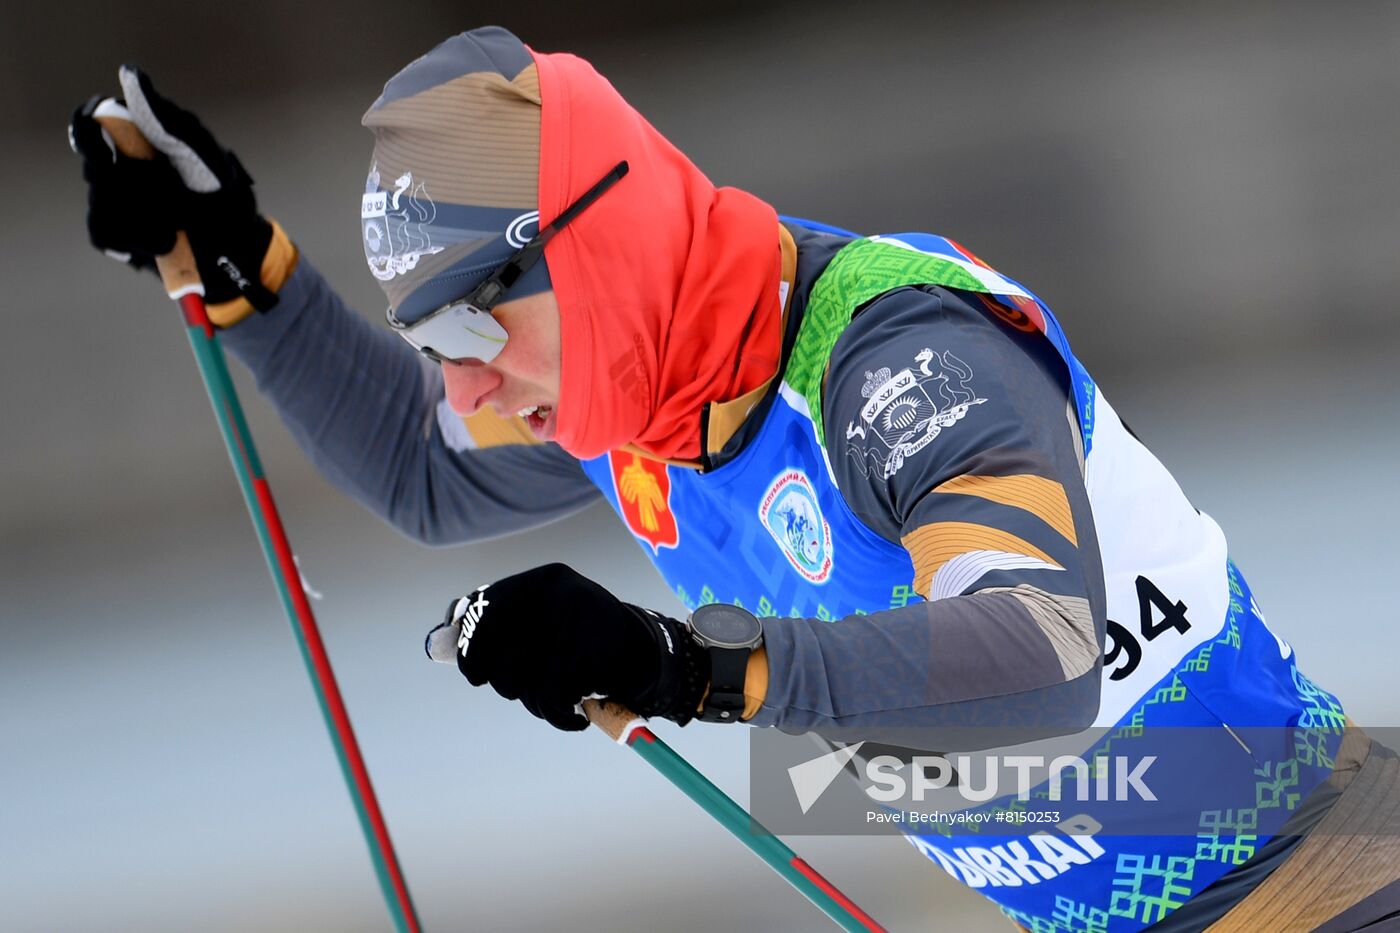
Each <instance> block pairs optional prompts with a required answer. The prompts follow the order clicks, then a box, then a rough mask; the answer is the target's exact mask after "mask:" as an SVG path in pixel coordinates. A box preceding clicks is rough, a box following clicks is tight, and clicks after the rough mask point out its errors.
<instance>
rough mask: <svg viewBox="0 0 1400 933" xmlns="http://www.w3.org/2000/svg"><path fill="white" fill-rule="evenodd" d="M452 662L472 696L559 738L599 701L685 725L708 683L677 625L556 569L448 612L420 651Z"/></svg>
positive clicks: (474, 596)
mask: <svg viewBox="0 0 1400 933" xmlns="http://www.w3.org/2000/svg"><path fill="white" fill-rule="evenodd" d="M424 648H425V650H426V651H427V652H428V657H430V658H432V659H433V660H435V661H444V662H450V661H452V660H454V659H455V660H456V662H457V668H458V670H460V671H461V672H462V673H463V674H464V675H466V678H467V680H469V681H471V683H472V684H473V685H474V686H477V687H480V686H482V685H483V684H488V683H489V684H490V685H491V686H492V687H493V688H495V690H496V692H497V693H499V694H500V695H501V696H503V697H505V698H506V699H507V700H519V701H520V702H521V703H522V704H523V705H524V706H525V708H526V709H527V710H529V711H530V712H531V713H533V714H534V715H536V716H538V717H540V718H541V719H544V720H546V721H548V722H549V723H550V724H551V725H553V726H555V727H556V728H559V729H564V730H567V731H570V732H574V731H578V730H581V729H586V728H588V720H587V719H586V718H585V717H584V715H583V712H582V710H581V709H580V705H579V704H580V703H581V702H582V701H583V700H584V699H585V698H588V697H606V698H608V699H610V700H614V701H616V702H618V703H621V704H623V705H624V706H626V707H627V708H629V709H630V710H632V712H634V713H636V714H638V715H639V716H647V717H651V716H661V717H663V718H665V719H670V720H673V721H675V722H677V723H680V724H681V725H685V724H686V723H687V722H689V721H690V720H691V719H692V718H693V717H694V715H695V711H696V709H697V708H698V707H699V705H700V699H701V697H702V696H703V695H704V692H705V688H706V686H707V685H708V684H709V681H710V659H709V655H708V654H707V653H706V652H705V650H704V649H703V648H701V647H700V646H699V645H697V644H695V642H694V641H692V640H691V638H690V635H689V633H688V632H687V631H686V629H685V627H684V626H683V625H681V623H679V622H677V621H676V620H675V619H668V618H666V617H665V616H661V615H657V614H656V613H654V612H652V611H651V610H649V609H639V608H638V607H636V606H632V605H628V604H627V603H624V602H622V601H620V600H619V599H618V598H617V597H616V596H614V595H612V594H611V593H609V592H608V591H607V590H605V589H603V587H601V586H599V585H598V584H596V583H594V582H593V581H592V580H589V579H588V578H587V577H584V576H581V575H579V574H578V573H576V572H575V571H574V570H573V569H572V568H570V567H566V566H565V565H564V564H549V565H547V566H544V567H536V568H535V569H534V570H527V571H525V572H524V573H518V574H516V575H515V576H513V577H506V578H505V579H504V580H501V581H499V582H497V583H492V584H490V585H489V586H483V587H479V588H477V590H476V591H475V592H473V593H471V594H469V595H467V596H463V597H462V598H461V599H457V600H454V601H453V602H452V604H451V605H450V606H448V608H447V618H446V619H445V620H444V621H443V623H442V624H441V625H439V626H437V627H436V628H434V629H433V630H432V631H430V632H429V633H428V638H427V640H426V642H425V644H424Z"/></svg>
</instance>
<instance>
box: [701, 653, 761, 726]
mask: <svg viewBox="0 0 1400 933" xmlns="http://www.w3.org/2000/svg"><path fill="white" fill-rule="evenodd" d="M706 651H707V652H708V653H709V655H710V692H709V693H708V694H707V695H706V697H705V704H704V706H703V707H702V708H701V710H700V717H699V718H700V719H701V720H702V721H704V722H738V721H739V720H740V719H741V718H742V717H743V714H744V678H745V676H746V675H747V673H748V667H749V655H750V654H752V653H753V652H752V651H751V650H750V649H748V648H716V647H710V648H707V649H706Z"/></svg>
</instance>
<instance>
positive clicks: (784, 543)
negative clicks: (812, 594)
mask: <svg viewBox="0 0 1400 933" xmlns="http://www.w3.org/2000/svg"><path fill="white" fill-rule="evenodd" d="M758 518H759V520H760V521H762V522H763V527H764V528H767V529H768V533H769V534H771V535H772V536H773V540H774V541H776V542H778V547H779V549H780V550H782V552H783V554H785V555H786V556H787V559H788V563H790V564H792V566H793V569H795V570H796V571H797V572H798V573H800V574H802V576H803V577H805V578H806V579H807V580H810V581H811V582H813V583H825V582H826V580H827V578H828V577H829V576H831V526H830V525H828V524H827V523H826V519H825V518H824V517H823V516H822V510H821V506H820V505H818V504H817V493H816V490H814V489H813V488H812V481H811V480H809V479H808V478H807V474H806V473H803V472H802V471H801V470H784V471H783V472H781V473H779V474H778V475H777V476H776V477H774V478H773V482H771V483H769V484H768V490H767V492H765V493H764V494H763V499H762V500H761V501H760V502H759V505H758Z"/></svg>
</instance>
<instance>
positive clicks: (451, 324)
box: [385, 162, 627, 363]
mask: <svg viewBox="0 0 1400 933" xmlns="http://www.w3.org/2000/svg"><path fill="white" fill-rule="evenodd" d="M626 174H627V163H626V162H619V163H617V165H615V166H613V169H612V171H610V172H608V173H607V174H606V175H604V176H603V177H602V178H601V179H599V181H598V183H597V184H595V185H594V186H593V187H592V188H589V189H588V190H587V191H585V192H584V193H583V194H582V195H581V196H580V197H579V198H578V200H576V201H574V203H572V204H570V205H569V206H568V207H566V208H564V211H563V213H561V214H560V215H559V216H558V217H556V218H554V220H553V221H552V222H551V223H550V224H549V225H548V226H546V227H544V228H543V229H541V230H540V231H539V232H538V233H536V234H535V235H534V237H532V238H531V240H530V242H528V243H526V244H525V245H524V246H522V247H520V248H519V249H518V250H516V251H515V253H514V255H512V256H511V257H510V258H509V259H507V260H506V261H505V262H504V263H503V264H502V265H501V266H500V267H499V268H497V269H496V271H495V272H493V273H491V274H490V275H489V276H487V278H486V281H484V282H482V283H481V284H480V285H478V286H477V287H476V288H474V289H472V291H471V293H470V294H469V295H467V296H466V297H465V298H458V299H457V300H455V301H449V302H448V303H447V304H445V305H443V306H442V307H440V308H438V309H436V310H434V311H432V312H430V313H429V314H428V315H427V316H426V317H423V318H422V319H421V320H418V321H416V322H414V323H412V324H405V323H404V322H402V321H400V320H399V319H398V318H397V317H395V315H394V309H393V308H390V309H389V310H388V311H387V312H385V318H386V319H387V320H388V322H389V326H390V327H392V328H393V329H394V330H395V331H396V332H397V333H398V335H399V336H400V337H402V338H403V339H404V340H406V341H408V344H409V346H411V347H413V348H414V349H415V350H417V351H418V352H419V353H421V354H423V355H424V356H426V357H428V358H429V359H430V360H432V361H434V362H436V363H446V362H452V361H453V360H461V359H468V358H470V359H476V360H481V361H482V362H483V363H489V362H490V361H491V360H493V359H495V358H496V354H498V353H500V352H501V349H502V348H503V347H505V345H506V331H505V328H504V327H502V326H501V325H500V323H499V322H498V321H497V320H496V319H495V318H494V317H492V316H491V309H492V308H494V307H495V306H496V304H497V302H499V301H500V300H501V296H502V295H504V294H505V293H506V291H507V290H508V289H509V288H510V287H511V286H512V285H514V284H515V283H516V282H517V281H519V279H520V277H521V276H522V275H524V274H525V273H526V272H528V271H529V270H530V269H531V267H533V266H534V264H535V263H537V262H539V261H540V257H541V256H543V255H544V248H545V245H546V244H548V243H549V241H550V240H552V239H554V235H555V234H556V233H558V232H559V231H560V230H562V229H564V227H566V226H567V225H568V224H569V222H570V221H572V220H573V219H574V218H576V217H578V215H579V214H582V213H583V212H584V211H585V210H586V209H587V208H588V206H589V205H590V204H592V203H593V202H594V201H596V200H598V198H599V197H601V196H602V194H603V192H604V191H607V190H608V189H609V188H611V187H612V186H613V185H615V184H617V183H618V182H619V181H621V180H622V176H624V175H626Z"/></svg>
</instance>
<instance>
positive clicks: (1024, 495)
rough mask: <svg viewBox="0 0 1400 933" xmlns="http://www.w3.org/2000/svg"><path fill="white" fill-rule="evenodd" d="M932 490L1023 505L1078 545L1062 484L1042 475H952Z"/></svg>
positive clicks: (1012, 505) (1017, 505)
mask: <svg viewBox="0 0 1400 933" xmlns="http://www.w3.org/2000/svg"><path fill="white" fill-rule="evenodd" d="M933 491H934V492H947V493H957V494H959V495H964V496H977V497H978V498H980V499H987V500H989V501H991V502H999V503H1001V504H1002V505H1009V506H1011V507H1012V508H1017V509H1025V510H1026V511H1027V512H1030V513H1031V514H1032V515H1034V516H1035V517H1036V518H1038V519H1040V520H1041V521H1043V522H1045V524H1047V525H1049V526H1050V527H1051V528H1053V529H1055V530H1056V531H1058V532H1059V533H1060V534H1061V535H1063V536H1064V537H1065V538H1066V539H1067V540H1068V541H1069V543H1070V544H1073V545H1074V546H1075V547H1079V539H1078V538H1077V537H1076V536H1075V534H1074V517H1073V515H1072V514H1071V513H1070V509H1069V498H1068V497H1067V496H1066V495H1065V487H1064V486H1062V485H1060V484H1059V483H1057V482H1055V481H1054V480H1053V479H1046V478H1045V477H1043V476H1031V475H1029V474H1023V475H1020V476H971V475H964V476H955V477H953V478H952V479H950V480H948V481H947V482H945V483H942V484H940V485H939V486H937V487H935V488H934V490H933Z"/></svg>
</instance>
